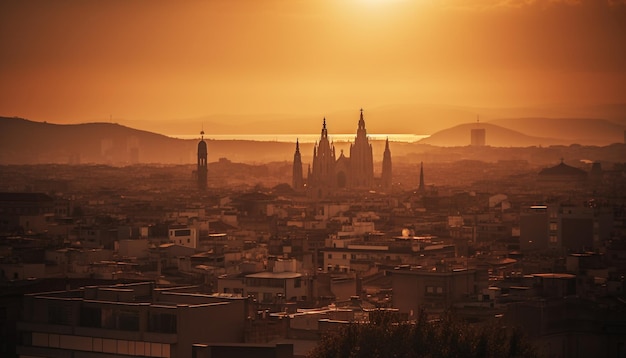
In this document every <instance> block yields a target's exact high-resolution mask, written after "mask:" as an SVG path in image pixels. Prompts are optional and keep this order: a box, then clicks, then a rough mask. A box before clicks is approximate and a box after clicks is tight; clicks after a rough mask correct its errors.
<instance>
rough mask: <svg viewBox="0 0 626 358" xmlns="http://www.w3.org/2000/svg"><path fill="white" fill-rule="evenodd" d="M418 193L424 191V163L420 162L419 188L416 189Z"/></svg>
mask: <svg viewBox="0 0 626 358" xmlns="http://www.w3.org/2000/svg"><path fill="white" fill-rule="evenodd" d="M417 190H418V191H419V192H420V193H423V192H424V191H426V188H425V187H424V162H420V186H419V187H418V188H417Z"/></svg>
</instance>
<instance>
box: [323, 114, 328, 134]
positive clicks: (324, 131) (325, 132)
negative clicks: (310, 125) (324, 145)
mask: <svg viewBox="0 0 626 358" xmlns="http://www.w3.org/2000/svg"><path fill="white" fill-rule="evenodd" d="M326 137H328V130H327V129H326V117H324V123H323V124H322V138H326Z"/></svg>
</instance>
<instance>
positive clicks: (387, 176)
mask: <svg viewBox="0 0 626 358" xmlns="http://www.w3.org/2000/svg"><path fill="white" fill-rule="evenodd" d="M391 168H392V167H391V150H389V138H387V140H386V141H385V152H384V153H383V174H382V178H381V179H382V180H381V182H382V183H381V184H382V186H383V189H385V190H389V189H391V185H392V175H391Z"/></svg>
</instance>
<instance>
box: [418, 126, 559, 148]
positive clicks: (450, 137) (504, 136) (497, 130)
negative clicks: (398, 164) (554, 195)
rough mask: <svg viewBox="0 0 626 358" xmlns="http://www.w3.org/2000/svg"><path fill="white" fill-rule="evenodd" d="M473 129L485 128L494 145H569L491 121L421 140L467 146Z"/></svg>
mask: <svg viewBox="0 0 626 358" xmlns="http://www.w3.org/2000/svg"><path fill="white" fill-rule="evenodd" d="M472 129H484V130H485V144H486V145H489V146H492V147H532V146H550V145H567V144H570V143H568V142H567V141H566V140H561V139H555V138H542V137H534V136H529V135H526V134H523V133H520V132H518V131H514V130H511V129H508V128H504V127H501V126H498V125H495V124H491V123H465V124H460V125H457V126H454V127H452V128H448V129H444V130H442V131H439V132H437V133H434V134H433V135H431V136H430V137H428V138H424V139H422V140H420V141H419V143H420V144H430V145H436V146H442V147H453V146H458V147H462V146H467V145H470V144H471V131H472Z"/></svg>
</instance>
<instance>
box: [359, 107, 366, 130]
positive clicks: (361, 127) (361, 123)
mask: <svg viewBox="0 0 626 358" xmlns="http://www.w3.org/2000/svg"><path fill="white" fill-rule="evenodd" d="M359 129H365V120H364V119H363V108H361V116H360V118H359Z"/></svg>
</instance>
